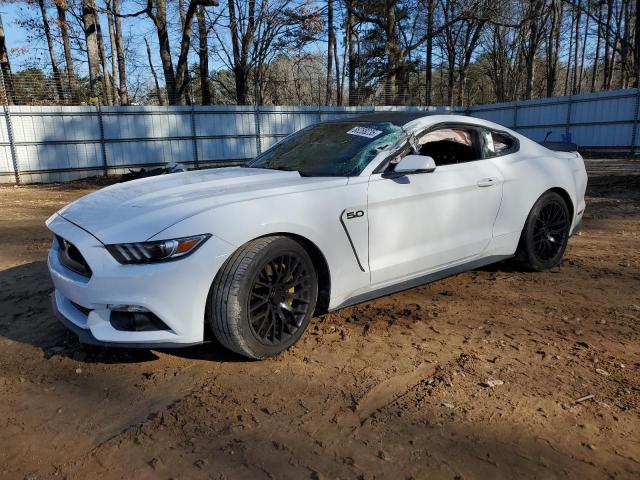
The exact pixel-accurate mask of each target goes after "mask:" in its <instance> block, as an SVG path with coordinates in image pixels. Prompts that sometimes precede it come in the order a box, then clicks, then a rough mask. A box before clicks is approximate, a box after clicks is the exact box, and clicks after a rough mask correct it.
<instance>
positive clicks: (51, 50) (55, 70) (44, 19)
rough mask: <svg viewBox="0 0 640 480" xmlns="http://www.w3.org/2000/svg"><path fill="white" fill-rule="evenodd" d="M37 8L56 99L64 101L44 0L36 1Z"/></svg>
mask: <svg viewBox="0 0 640 480" xmlns="http://www.w3.org/2000/svg"><path fill="white" fill-rule="evenodd" d="M37 2H38V7H39V9H40V15H41V16H42V25H43V28H44V36H45V39H46V40H47V47H48V48H47V49H48V50H49V60H50V61H51V71H52V73H53V80H54V82H55V85H56V90H57V93H58V98H59V99H60V101H64V90H63V88H62V78H61V77H60V69H59V68H58V61H57V60H56V53H55V49H54V46H53V37H52V36H51V27H50V26H49V16H48V15H47V8H46V6H45V3H44V0H37Z"/></svg>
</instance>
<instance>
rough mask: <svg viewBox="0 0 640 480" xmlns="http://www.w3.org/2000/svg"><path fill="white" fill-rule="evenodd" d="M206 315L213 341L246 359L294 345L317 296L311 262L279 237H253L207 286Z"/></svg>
mask: <svg viewBox="0 0 640 480" xmlns="http://www.w3.org/2000/svg"><path fill="white" fill-rule="evenodd" d="M209 297H210V299H209V308H208V309H207V310H208V313H207V316H208V320H209V323H210V325H211V327H212V329H213V333H214V335H215V337H216V339H217V340H218V341H219V342H220V343H222V344H223V345H224V346H225V347H227V348H228V349H230V350H233V351H234V352H236V353H239V354H241V355H244V356H246V357H249V358H256V359H258V358H265V357H270V356H273V355H277V354H278V353H280V352H282V351H284V350H286V349H287V348H289V347H290V346H291V345H293V344H294V343H296V342H297V341H298V339H299V338H300V337H301V336H302V334H303V333H304V331H305V329H306V328H307V326H308V324H309V321H310V320H311V316H312V315H313V311H314V309H315V305H316V301H317V297H318V280H317V275H316V271H315V268H314V265H313V261H312V260H311V258H310V257H309V254H308V253H307V252H306V251H305V250H304V248H303V247H302V246H301V245H300V244H299V243H298V242H296V241H295V240H293V239H291V238H289V237H284V236H273V237H263V238H259V239H257V240H253V241H251V242H249V243H248V244H246V245H245V246H243V247H242V248H240V249H239V250H238V251H237V252H235V253H234V254H233V255H232V256H231V257H230V258H229V259H228V260H227V261H226V262H225V264H224V265H223V267H222V269H221V270H220V272H219V273H218V275H217V276H216V279H215V280H214V283H213V285H212V288H211V293H210V296H209Z"/></svg>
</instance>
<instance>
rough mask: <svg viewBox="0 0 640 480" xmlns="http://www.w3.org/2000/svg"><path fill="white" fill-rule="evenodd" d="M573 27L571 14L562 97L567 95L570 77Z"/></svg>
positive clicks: (573, 17)
mask: <svg viewBox="0 0 640 480" xmlns="http://www.w3.org/2000/svg"><path fill="white" fill-rule="evenodd" d="M574 25H575V16H574V15H573V12H571V28H570V29H569V48H568V50H569V59H568V60H567V71H566V75H565V76H564V93H563V95H565V96H566V95H567V94H568V93H569V76H570V75H571V55H572V53H573V27H574Z"/></svg>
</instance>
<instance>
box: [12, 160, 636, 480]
mask: <svg viewBox="0 0 640 480" xmlns="http://www.w3.org/2000/svg"><path fill="white" fill-rule="evenodd" d="M590 165H591V170H592V171H591V180H590V186H589V191H588V195H589V198H588V207H587V214H586V221H585V228H584V230H583V231H582V233H581V234H580V235H579V236H575V237H573V238H572V239H571V241H570V243H569V248H568V251H567V254H566V258H565V260H564V261H563V262H562V265H561V266H560V267H558V268H556V269H554V270H552V271H549V272H544V273H528V272H522V271H519V270H518V269H517V268H515V267H514V266H513V265H510V264H509V263H506V264H500V265H497V266H493V267H490V268H486V269H482V270H478V271H473V272H469V273H465V274H462V275H458V276H456V277H453V278H449V279H447V280H443V281H440V282H437V283H433V284H431V285H427V286H423V287H420V288H415V289H413V290H409V291H406V292H404V293H401V294H396V295H393V296H389V297H385V298H382V299H379V300H375V301H372V302H369V303H365V304H362V305H358V306H355V307H351V308H347V309H344V310H341V311H338V312H334V313H331V314H328V315H326V316H324V317H322V318H316V319H314V321H313V322H312V324H311V326H310V328H309V330H308V332H307V333H306V335H305V336H304V337H303V339H302V340H301V342H300V343H299V344H298V345H297V346H296V347H294V348H293V349H292V350H291V351H289V352H287V353H285V354H283V355H281V356H280V357H278V358H276V359H273V360H268V361H263V362H247V361H243V360H242V359H240V358H239V357H237V356H233V355H231V354H228V353H226V352H224V351H223V350H222V349H220V348H219V347H217V346H215V345H212V344H209V345H203V346H199V347H195V348H190V349H187V350H180V351H162V352H159V351H132V350H111V349H101V348H90V347H83V346H81V345H79V344H78V343H77V341H76V339H75V337H74V336H73V335H72V334H69V333H67V332H66V331H65V329H64V328H63V327H62V326H61V325H60V324H58V322H57V321H56V320H55V319H54V317H53V316H52V315H51V313H50V312H49V294H50V293H51V291H52V288H51V283H50V280H49V278H48V275H47V271H46V265H45V255H46V251H47V249H48V247H49V243H50V235H49V233H48V232H47V231H46V229H45V228H44V226H43V222H44V220H45V219H46V218H47V216H48V215H50V214H51V213H53V212H54V211H55V210H57V209H58V208H60V207H62V206H63V205H64V204H66V203H67V202H69V201H70V200H72V199H74V198H76V197H78V196H80V195H83V194H85V193H87V192H89V191H91V190H92V189H93V188H96V187H91V186H89V185H87V184H84V185H82V184H81V185H76V186H73V187H69V186H67V187H63V186H41V187H24V188H13V187H2V188H0V205H2V208H0V432H2V434H1V435H0V465H2V471H0V477H2V478H18V479H22V478H29V479H35V478H51V477H56V478H70V479H75V478H77V479H85V478H104V479H115V478H167V479H168V478H174V479H178V478H214V479H235V478H252V479H253V478H278V479H281V478H296V479H299V478H312V479H314V478H315V479H318V478H343V479H346V478H362V479H373V478H392V479H402V478H415V479H422V478H448V479H452V478H466V479H469V478H492V479H500V478H580V479H583V478H640V435H638V432H639V431H640V414H639V412H640V408H639V407H640V355H639V353H640V344H639V339H640V325H639V322H638V320H639V318H640V175H638V174H637V173H638V170H639V169H638V167H637V166H635V167H634V166H633V165H632V164H630V163H624V162H623V163H622V164H620V163H617V164H616V167H615V168H611V167H610V166H608V165H609V164H607V163H603V162H592V163H591V164H590ZM618 165H622V167H621V168H618ZM636 165H637V164H636ZM629 172H632V173H629ZM634 172H635V173H634ZM488 380H500V381H501V382H503V383H502V384H499V385H494V386H486V385H485V382H486V381H488ZM498 383H500V382H498ZM587 395H593V398H592V399H589V400H585V401H583V402H581V403H577V402H576V400H577V399H579V398H581V397H585V396H587Z"/></svg>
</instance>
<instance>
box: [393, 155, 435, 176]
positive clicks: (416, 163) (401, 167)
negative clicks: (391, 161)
mask: <svg viewBox="0 0 640 480" xmlns="http://www.w3.org/2000/svg"><path fill="white" fill-rule="evenodd" d="M435 169H436V162H435V161H434V160H433V158H431V157H427V156H424V155H407V156H406V157H404V158H403V159H402V160H400V161H399V162H398V164H397V165H396V168H395V169H394V170H393V171H392V172H385V173H383V174H382V178H398V177H404V176H405V175H412V174H415V173H431V172H433V171H434V170H435Z"/></svg>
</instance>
